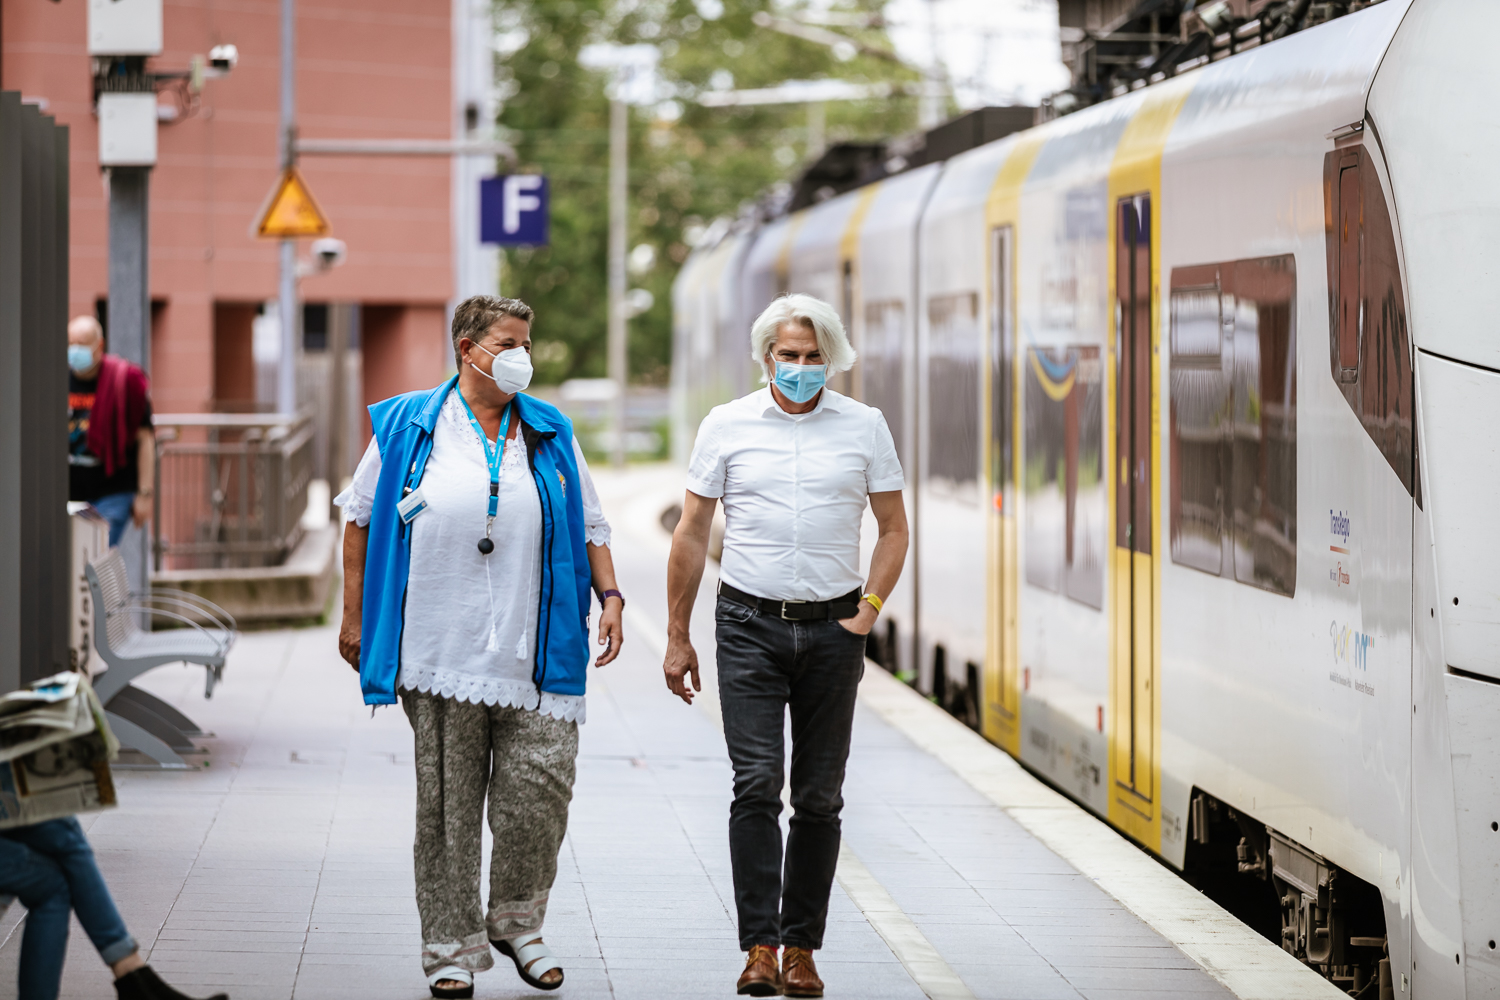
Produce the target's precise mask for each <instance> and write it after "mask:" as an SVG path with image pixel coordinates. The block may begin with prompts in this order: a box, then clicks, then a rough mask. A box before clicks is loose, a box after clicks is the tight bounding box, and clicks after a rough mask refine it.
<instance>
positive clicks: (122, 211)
mask: <svg viewBox="0 0 1500 1000" xmlns="http://www.w3.org/2000/svg"><path fill="white" fill-rule="evenodd" d="M150 204H151V168H150V167H111V168H110V171H109V316H108V320H109V331H108V336H109V351H110V353H111V354H115V355H118V356H119V357H122V358H124V359H125V360H126V361H129V362H132V363H133V364H136V365H138V366H140V369H141V371H143V372H145V373H146V374H147V375H150V374H151V240H150V231H149V226H148V222H149V220H150ZM128 447H132V448H133V447H135V442H133V441H132V442H131V443H130V444H129V446H128ZM152 488H153V489H155V488H156V487H155V484H153V486H152ZM152 502H153V506H154V505H155V503H156V501H155V500H153V501H152ZM154 534H155V532H154V530H153V531H152V532H150V533H148V532H145V531H142V530H141V529H140V528H137V527H136V526H135V525H134V524H127V525H126V526H125V534H123V535H121V536H120V556H121V558H123V559H124V560H125V576H126V579H128V580H129V581H130V589H131V590H132V591H133V592H135V593H137V594H144V593H145V592H146V591H147V590H148V589H150V580H151V567H152V565H153V564H154V563H155V559H154V558H152V553H151V548H152V545H151V543H152V536H153V535H154ZM140 625H141V627H142V628H150V627H151V625H150V621H149V620H148V619H147V618H146V617H145V616H144V615H143V616H140Z"/></svg>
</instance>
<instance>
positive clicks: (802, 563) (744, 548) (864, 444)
mask: <svg viewBox="0 0 1500 1000" xmlns="http://www.w3.org/2000/svg"><path fill="white" fill-rule="evenodd" d="M904 485H905V477H904V476H903V475H902V471H901V463H900V460H899V459H897V457H896V446H895V442H894V441H892V440H891V432H890V429H889V428H888V427H887V426H886V423H885V416H884V415H883V414H882V413H881V412H880V411H879V410H877V409H876V408H874V407H873V406H867V405H865V404H864V403H861V402H859V401H858V400H854V399H850V398H849V397H848V396H844V395H841V394H840V393H837V392H834V391H833V390H832V389H828V388H825V389H824V390H823V395H822V398H821V399H819V400H818V405H817V406H815V407H814V408H813V409H812V410H810V411H809V412H807V413H802V414H792V413H787V412H786V411H785V410H783V409H782V408H781V407H780V406H779V405H777V403H776V400H775V399H774V398H773V397H772V395H771V390H770V389H769V388H765V389H760V390H757V391H756V392H752V393H751V394H750V395H748V396H744V397H741V398H740V399H736V400H734V401H733V402H730V403H725V404H724V405H722V406H717V407H715V408H714V409H713V410H712V411H710V412H709V414H708V416H707V417H705V418H704V420H703V423H702V424H701V425H700V426H699V428H698V439H697V442H696V443H695V445H694V447H693V455H692V458H691V459H690V461H689V463H688V480H687V488H688V489H689V490H691V491H692V492H694V493H696V494H698V495H699V496H703V497H711V498H718V499H720V500H722V502H723V504H724V522H725V527H724V554H723V557H722V559H721V560H720V565H719V569H720V578H721V579H722V580H723V581H724V582H725V583H727V584H729V585H730V586H732V587H736V588H738V589H739V590H742V591H745V592H746V593H749V594H753V595H754V596H756V597H765V598H770V599H772V600H779V601H827V600H832V599H833V598H835V597H839V596H842V595H844V594H847V593H849V592H850V591H851V590H854V589H856V588H858V587H860V586H861V585H862V584H863V582H864V579H863V577H862V576H861V574H860V565H859V536H860V525H861V522H862V521H863V518H864V511H865V505H866V503H867V502H868V498H869V495H870V494H871V493H887V492H893V491H898V490H901V489H902V488H903V487H904Z"/></svg>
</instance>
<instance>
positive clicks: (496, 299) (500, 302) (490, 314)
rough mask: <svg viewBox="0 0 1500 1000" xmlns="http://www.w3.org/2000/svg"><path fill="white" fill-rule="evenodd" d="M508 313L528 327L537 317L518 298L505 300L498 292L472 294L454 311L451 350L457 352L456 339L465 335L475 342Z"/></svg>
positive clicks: (457, 340)
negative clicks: (494, 293)
mask: <svg viewBox="0 0 1500 1000" xmlns="http://www.w3.org/2000/svg"><path fill="white" fill-rule="evenodd" d="M507 316H514V317H515V318H516V319H518V320H521V321H523V322H524V323H525V324H526V325H527V326H528V327H529V326H531V321H532V320H533V319H535V318H536V310H534V309H532V308H531V307H530V306H528V305H527V304H526V303H524V302H522V301H521V300H520V299H507V298H504V297H502V296H499V295H471V296H470V297H469V298H467V299H464V300H463V301H462V302H460V303H459V304H458V308H457V309H455V310H453V353H454V355H455V356H457V354H458V342H459V341H460V340H463V339H464V338H465V337H468V338H469V339H470V340H472V341H474V342H475V343H476V344H477V343H478V342H479V341H481V340H483V339H484V335H485V334H487V333H489V332H490V327H492V326H494V325H495V324H496V323H498V322H500V321H501V320H502V319H504V318H505V317H507Z"/></svg>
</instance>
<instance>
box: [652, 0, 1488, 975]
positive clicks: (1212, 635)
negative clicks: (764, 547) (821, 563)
mask: <svg viewBox="0 0 1500 1000" xmlns="http://www.w3.org/2000/svg"><path fill="white" fill-rule="evenodd" d="M1497 35H1500V4H1495V3H1492V2H1485V0H1384V2H1380V3H1376V4H1373V5H1370V6H1368V7H1366V8H1365V9H1363V10H1359V11H1358V12H1357V13H1350V14H1348V15H1346V16H1344V17H1340V18H1338V19H1336V20H1331V21H1329V22H1328V23H1326V24H1322V25H1320V26H1318V27H1314V28H1309V29H1307V30H1304V31H1301V32H1298V33H1296V34H1293V35H1290V36H1288V37H1285V38H1280V39H1277V40H1274V41H1271V42H1269V43H1268V44H1264V45H1259V46H1258V47H1255V48H1253V49H1251V50H1250V51H1244V52H1240V53H1238V54H1234V55H1232V56H1230V57H1228V58H1223V59H1217V60H1214V61H1210V62H1208V64H1207V65H1203V66H1201V67H1199V68H1195V69H1191V70H1190V71H1188V72H1181V73H1178V74H1176V75H1174V76H1171V77H1169V78H1165V79H1161V80H1159V81H1158V82H1154V83H1149V84H1146V81H1142V83H1143V84H1146V85H1140V84H1138V85H1137V86H1136V87H1135V89H1130V90H1128V91H1127V92H1124V93H1121V94H1120V95H1119V96H1116V97H1114V98H1113V99H1110V100H1107V101H1104V102H1102V103H1099V104H1096V105H1094V106H1092V107H1089V108H1086V109H1083V110H1080V111H1077V112H1075V113H1073V114H1070V115H1066V116H1063V117H1058V118H1054V119H1053V120H1051V121H1048V122H1045V123H1042V124H1040V125H1037V126H1035V127H1032V128H1028V129H1025V130H1023V131H1019V132H1016V133H1014V134H1012V135H1009V136H1006V137H1005V138H1003V139H1000V140H998V141H994V142H989V143H985V144H983V145H979V146H977V147H975V148H973V149H969V150H967V151H964V152H962V153H959V154H958V155H954V156H951V157H949V158H947V159H945V160H943V161H941V162H935V163H928V164H924V165H921V166H917V167H914V168H910V169H906V170H898V171H896V172H893V173H891V174H890V175H889V176H885V177H883V178H881V179H880V180H878V181H875V182H872V183H868V184H864V185H862V186H859V187H856V188H854V189H852V190H849V191H846V192H844V193H841V194H837V195H836V196H833V197H828V198H826V199H825V200H822V201H819V202H816V203H815V204H811V205H808V206H807V207H804V208H801V209H800V210H798V211H795V212H789V213H785V214H781V215H775V216H772V217H765V214H764V213H762V214H761V215H759V216H755V215H750V216H746V217H743V218H739V219H724V220H720V221H719V222H716V223H714V224H713V225H712V226H711V227H709V230H708V232H707V233H706V234H705V236H704V238H703V239H702V240H700V241H699V242H698V244H697V245H696V247H695V248H694V250H693V252H692V254H691V255H690V256H689V258H688V259H687V261H686V262H685V264H684V266H683V268H682V270H681V271H680V273H679V275H678V277H677V279H676V283H675V285H674V289H673V307H674V347H673V351H674V358H673V369H672V406H673V423H674V450H675V453H676V455H677V456H678V458H679V459H685V456H686V455H687V453H688V452H689V451H690V449H691V444H692V440H693V433H694V431H695V429H696V427H697V422H698V421H699V420H700V419H701V418H702V416H703V415H704V414H705V413H706V412H707V410H708V409H709V408H710V407H712V406H713V405H716V404H718V403H720V402H723V401H725V400H727V399H729V398H732V397H734V396H737V395H741V394H743V393H745V392H749V391H751V390H752V389H753V388H754V387H755V384H756V378H757V376H758V372H757V370H756V369H755V368H754V367H753V363H752V360H751V358H750V357H749V350H748V330H749V324H750V320H751V319H752V318H753V317H754V316H755V315H756V314H758V313H759V311H760V310H761V309H763V308H764V307H765V306H766V305H767V304H768V303H769V302H770V301H771V299H772V298H774V297H775V296H776V295H779V294H783V293H787V292H806V293H809V294H812V295H816V296H818V297H820V298H822V299H824V300H826V301H828V302H830V303H833V304H835V305H836V306H837V307H838V308H839V310H840V312H841V314H842V316H843V318H844V320H845V323H846V326H847V327H848V329H849V331H850V334H851V338H852V340H853V342H854V345H855V347H856V349H857V350H858V352H859V362H858V363H857V364H856V366H855V368H854V369H853V371H851V372H849V373H845V374H843V375H841V376H838V377H837V378H836V379H834V380H832V381H831V382H830V384H831V385H832V386H833V387H834V388H835V389H836V390H838V391H842V392H845V393H847V394H850V395H853V396H855V397H857V398H859V399H862V400H864V401H866V402H868V403H869V404H871V405H874V406H877V407H879V408H880V409H881V410H882V411H883V412H884V414H885V418H886V421H887V423H888V425H889V427H890V429H891V432H892V435H893V437H894V439H895V441H896V444H897V450H898V452H899V454H900V456H901V460H902V464H903V467H904V469H905V471H906V475H907V489H906V503H907V508H908V516H909V521H910V524H911V525H912V529H913V531H912V539H913V541H912V546H911V550H910V552H909V556H908V561H907V567H906V570H905V572H904V574H903V576H902V580H901V583H900V585H899V587H898V588H897V590H896V591H895V592H894V593H893V594H892V595H891V597H890V598H889V599H888V600H887V601H886V604H885V613H884V615H883V616H882V620H881V622H880V623H879V625H878V626H877V637H876V638H875V639H874V640H872V644H871V650H872V655H873V656H875V658H877V659H878V660H879V662H881V663H882V664H883V665H884V666H886V667H887V668H888V669H891V670H893V671H895V672H896V673H897V674H898V675H900V676H902V677H903V678H906V679H908V680H909V681H910V682H911V683H913V684H914V685H915V686H916V687H917V688H918V689H919V690H921V691H922V692H923V693H925V694H928V695H930V696H932V697H933V698H934V699H936V700H938V701H939V702H941V703H942V704H943V705H944V706H945V707H948V708H949V709H950V710H951V711H953V712H955V714H958V715H960V716H961V717H963V718H965V719H967V720H968V721H969V722H970V724H971V725H973V726H974V727H975V728H977V729H978V730H979V731H980V732H982V733H983V735H984V736H985V737H987V738H988V739H989V740H990V741H992V742H993V743H994V744H996V745H998V746H999V747H1001V748H1003V749H1004V750H1005V751H1006V752H1007V753H1009V754H1011V755H1013V756H1014V757H1016V758H1017V759H1018V760H1019V761H1020V762H1021V763H1022V764H1024V765H1025V766H1026V767H1027V768H1029V769H1031V770H1032V771H1033V772H1035V773H1036V774H1038V775H1040V776H1041V777H1043V778H1044V779H1046V780H1047V781H1049V782H1050V783H1052V784H1053V785H1054V786H1056V787H1057V788H1059V789H1061V790H1063V791H1064V792H1066V793H1067V794H1068V795H1070V796H1072V797H1073V798H1074V799H1075V800H1076V801H1078V802H1079V803H1081V804H1082V805H1083V806H1085V807H1086V808H1088V809H1089V810H1091V811H1092V812H1094V813H1096V814H1097V815H1098V816H1099V817H1101V818H1102V819H1104V820H1106V821H1107V822H1108V823H1110V824H1111V825H1112V826H1113V827H1115V828H1116V829H1117V830H1119V831H1120V832H1121V833H1123V834H1124V835H1126V836H1128V837H1129V838H1131V839H1132V840H1134V841H1135V842H1136V843H1138V844H1139V845H1140V846H1141V847H1143V848H1145V849H1146V850H1148V851H1150V852H1152V853H1154V854H1155V855H1156V856H1158V857H1159V858H1160V859H1161V860H1163V861H1164V862H1166V863H1167V864H1169V865H1172V866H1174V867H1176V868H1178V869H1181V870H1184V871H1187V872H1192V871H1198V872H1199V873H1200V875H1201V876H1202V877H1203V878H1205V879H1208V880H1210V881H1212V880H1217V882H1218V883H1219V884H1221V885H1223V884H1233V885H1235V886H1239V887H1240V888H1239V890H1238V891H1239V892H1240V893H1241V896H1240V898H1242V899H1248V900H1251V902H1247V903H1244V904H1243V906H1242V907H1241V908H1242V909H1244V910H1245V911H1246V912H1247V913H1253V915H1252V916H1250V917H1247V919H1258V918H1260V917H1266V915H1267V914H1269V916H1268V917H1266V919H1268V920H1269V922H1270V925H1269V926H1268V927H1266V928H1265V930H1266V933H1267V934H1269V935H1271V936H1273V937H1275V938H1277V939H1278V940H1279V941H1280V942H1281V943H1282V945H1283V946H1284V947H1285V948H1286V949H1287V950H1288V951H1291V952H1292V953H1293V954H1295V955H1296V956H1297V957H1299V958H1300V959H1302V960H1303V961H1304V962H1306V963H1308V964H1309V965H1311V966H1313V967H1314V968H1316V969H1317V970H1319V971H1320V972H1321V973H1322V974H1323V975H1325V976H1326V977H1327V978H1329V979H1330V980H1332V981H1333V983H1334V984H1335V985H1337V986H1339V987H1340V988H1342V989H1344V990H1346V991H1347V992H1349V993H1351V994H1354V995H1360V996H1367V997H1375V996H1377V995H1378V996H1387V997H1394V998H1400V997H1411V996H1420V997H1424V998H1425V997H1444V998H1449V997H1464V998H1469V1000H1478V998H1487V997H1500V951H1497V946H1496V942H1497V939H1500V781H1497V779H1500V551H1497V545H1496V542H1497V538H1500V525H1497V521H1496V518H1495V516H1494V513H1493V511H1494V507H1495V498H1497V497H1500V454H1497V440H1500V334H1497V332H1496V331H1495V328H1494V327H1492V326H1491V324H1492V323H1495V322H1496V321H1497V318H1500V239H1497V236H1500V181H1497V177H1500V173H1497V169H1500V113H1497V111H1496V105H1495V98H1496V95H1497V94H1500V68H1497V64H1496V62H1495V60H1494V59H1493V58H1491V57H1490V52H1489V48H1488V41H1487V40H1488V39H1489V38H1493V37H1497ZM1122 89H1123V88H1122ZM1492 153H1494V154H1496V155H1495V156H1491V154H1492ZM866 534H867V535H872V534H873V533H872V532H869V531H867V532H866ZM1423 611H1426V612H1427V614H1426V615H1423V614H1422V612H1423ZM1439 611H1441V612H1442V614H1441V615H1439V614H1438V613H1437V612H1439ZM1247 887H1248V888H1247Z"/></svg>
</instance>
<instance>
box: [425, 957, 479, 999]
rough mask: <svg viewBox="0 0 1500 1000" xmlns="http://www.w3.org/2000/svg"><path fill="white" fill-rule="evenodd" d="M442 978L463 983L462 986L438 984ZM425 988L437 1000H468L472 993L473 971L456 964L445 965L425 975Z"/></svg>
mask: <svg viewBox="0 0 1500 1000" xmlns="http://www.w3.org/2000/svg"><path fill="white" fill-rule="evenodd" d="M444 979H451V980H454V981H455V982H460V983H463V985H462V986H439V985H438V983H440V982H442V981H443V980H444ZM427 988H428V989H429V990H431V991H432V995H433V996H435V997H438V998H439V1000H469V998H470V997H472V996H473V995H474V973H472V972H470V971H469V970H468V969H460V968H459V967H458V966H456V965H445V966H443V967H442V968H441V969H439V970H437V971H436V972H434V973H433V974H432V975H430V976H428V977H427Z"/></svg>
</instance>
